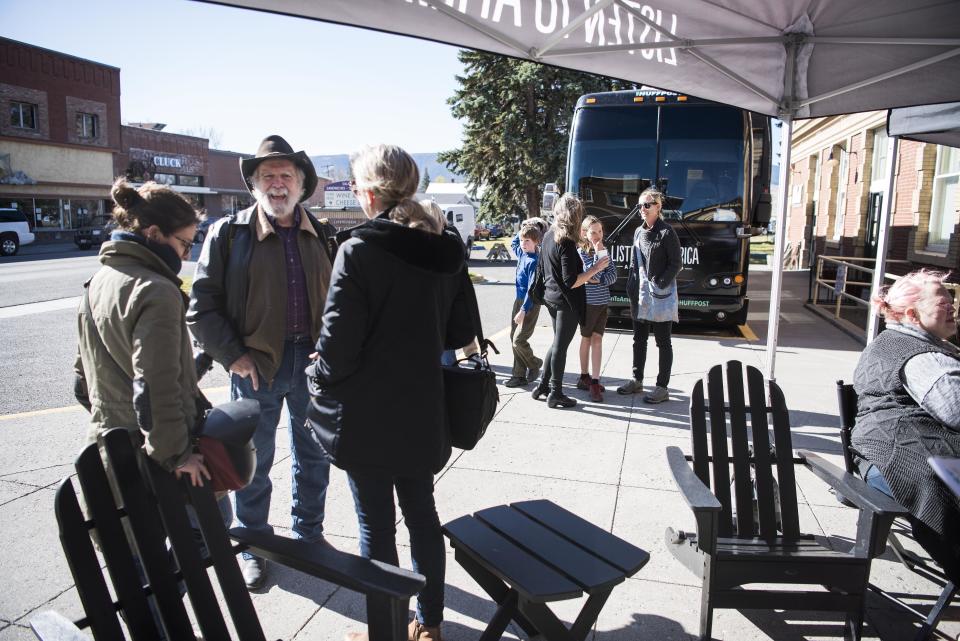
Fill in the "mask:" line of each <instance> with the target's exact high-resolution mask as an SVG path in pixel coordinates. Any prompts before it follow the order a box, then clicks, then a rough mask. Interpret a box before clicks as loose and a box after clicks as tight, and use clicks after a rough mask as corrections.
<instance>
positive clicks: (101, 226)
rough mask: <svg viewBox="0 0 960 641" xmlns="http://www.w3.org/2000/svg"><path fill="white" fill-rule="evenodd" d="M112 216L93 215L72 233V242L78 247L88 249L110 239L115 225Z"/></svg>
mask: <svg viewBox="0 0 960 641" xmlns="http://www.w3.org/2000/svg"><path fill="white" fill-rule="evenodd" d="M115 226H116V225H115V223H114V222H113V216H94V217H93V218H91V219H90V222H89V224H87V225H84V226H82V227H79V228H78V229H77V231H75V232H74V234H73V242H74V243H75V244H76V246H77V247H79V248H80V249H90V248H91V247H93V246H94V245H99V244H100V243H102V242H104V241H105V240H109V239H110V232H112V231H113V228H114V227H115Z"/></svg>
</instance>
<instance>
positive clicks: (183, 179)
mask: <svg viewBox="0 0 960 641" xmlns="http://www.w3.org/2000/svg"><path fill="white" fill-rule="evenodd" d="M177 180H178V181H180V184H181V185H186V186H188V187H201V186H203V180H202V179H201V178H200V176H177Z"/></svg>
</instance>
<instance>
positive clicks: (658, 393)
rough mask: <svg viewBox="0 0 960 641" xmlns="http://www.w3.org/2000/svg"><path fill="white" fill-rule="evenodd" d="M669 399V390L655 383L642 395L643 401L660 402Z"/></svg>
mask: <svg viewBox="0 0 960 641" xmlns="http://www.w3.org/2000/svg"><path fill="white" fill-rule="evenodd" d="M668 400H670V392H668V391H667V388H666V387H660V386H659V385H657V386H656V387H654V388H653V389H652V390H651V391H650V392H648V393H647V394H646V395H645V396H644V397H643V402H644V403H662V402H664V401H668Z"/></svg>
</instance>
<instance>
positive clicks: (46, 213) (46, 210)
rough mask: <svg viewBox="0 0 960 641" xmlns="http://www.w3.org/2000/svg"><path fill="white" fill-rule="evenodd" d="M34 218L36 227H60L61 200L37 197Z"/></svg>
mask: <svg viewBox="0 0 960 641" xmlns="http://www.w3.org/2000/svg"><path fill="white" fill-rule="evenodd" d="M33 212H34V214H33V219H34V225H35V227H36V229H60V225H61V223H60V201H59V200H52V199H41V198H37V199H36V200H35V201H34V208H33Z"/></svg>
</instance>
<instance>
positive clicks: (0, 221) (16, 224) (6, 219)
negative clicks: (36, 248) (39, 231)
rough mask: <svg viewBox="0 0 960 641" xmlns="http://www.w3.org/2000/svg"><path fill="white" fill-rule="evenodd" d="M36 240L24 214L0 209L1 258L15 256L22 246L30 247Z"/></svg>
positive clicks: (16, 210)
mask: <svg viewBox="0 0 960 641" xmlns="http://www.w3.org/2000/svg"><path fill="white" fill-rule="evenodd" d="M35 238H36V237H35V236H34V235H33V233H32V232H31V231H30V224H29V223H28V222H27V217H26V215H25V214H24V213H23V212H21V211H20V210H19V209H12V208H0V256H13V255H15V254H16V253H17V252H18V251H20V245H29V244H30V243H32V242H33V241H34V239H35Z"/></svg>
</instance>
